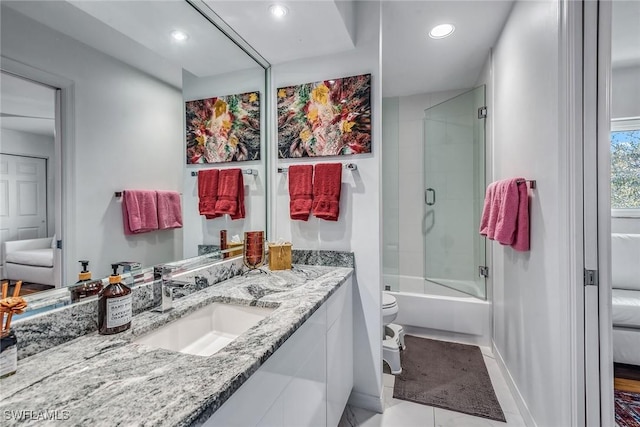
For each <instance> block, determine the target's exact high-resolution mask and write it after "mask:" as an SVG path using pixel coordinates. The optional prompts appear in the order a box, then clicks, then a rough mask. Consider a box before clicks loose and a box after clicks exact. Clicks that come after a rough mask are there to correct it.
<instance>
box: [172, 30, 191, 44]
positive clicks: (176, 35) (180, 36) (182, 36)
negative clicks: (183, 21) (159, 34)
mask: <svg viewBox="0 0 640 427" xmlns="http://www.w3.org/2000/svg"><path fill="white" fill-rule="evenodd" d="M171 37H173V39H174V40H178V41H179V42H183V41H185V40H186V39H188V38H189V35H188V34H187V33H185V32H183V31H180V30H174V31H172V32H171Z"/></svg>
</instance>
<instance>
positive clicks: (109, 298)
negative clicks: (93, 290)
mask: <svg viewBox="0 0 640 427" xmlns="http://www.w3.org/2000/svg"><path fill="white" fill-rule="evenodd" d="M111 268H112V269H113V274H112V275H111V276H109V284H108V285H107V286H105V287H104V288H103V289H102V290H101V291H100V293H99V294H98V295H99V298H98V332H99V333H100V334H102V335H111V334H117V333H118V332H124V331H126V330H127V329H129V328H130V327H131V316H132V304H131V302H132V301H131V289H130V288H129V287H128V286H127V285H125V284H124V283H122V282H121V281H120V280H121V279H120V275H119V274H118V264H111Z"/></svg>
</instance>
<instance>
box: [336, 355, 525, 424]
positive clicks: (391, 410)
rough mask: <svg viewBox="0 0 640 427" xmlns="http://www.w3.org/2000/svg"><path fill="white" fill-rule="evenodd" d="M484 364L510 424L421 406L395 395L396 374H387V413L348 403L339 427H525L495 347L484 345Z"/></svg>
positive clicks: (385, 396) (385, 389)
mask: <svg viewBox="0 0 640 427" xmlns="http://www.w3.org/2000/svg"><path fill="white" fill-rule="evenodd" d="M480 349H481V350H482V356H483V357H484V363H485V364H486V365H487V371H489V376H490V377H491V382H492V383H493V388H494V390H495V392H496V396H497V397H498V401H499V402H500V406H501V407H502V411H503V412H504V415H505V418H506V419H507V423H506V424H505V423H503V422H500V421H493V420H488V419H486V418H480V417H474V416H471V415H467V414H462V413H459V412H453V411H447V410H446V409H440V408H434V407H432V406H427V405H420V404H418V403H413V402H407V401H406V400H398V399H394V398H393V382H394V380H395V377H394V376H393V375H389V374H383V377H384V378H383V380H384V401H385V409H384V413H382V414H377V413H375V412H370V411H367V410H365V409H361V408H356V407H352V406H347V408H346V409H345V412H344V414H343V415H342V419H341V420H340V424H338V426H339V427H356V426H357V427H414V426H415V427H503V426H509V427H512V426H513V427H524V426H525V423H524V421H523V420H522V416H521V415H520V412H519V411H518V407H517V406H516V402H515V400H513V396H512V395H511V392H510V391H509V386H507V383H506V382H505V380H504V378H503V376H502V373H501V372H500V368H499V367H498V364H497V362H496V360H495V358H494V357H493V354H492V352H491V349H490V348H488V347H480Z"/></svg>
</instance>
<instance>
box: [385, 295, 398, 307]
mask: <svg viewBox="0 0 640 427" xmlns="http://www.w3.org/2000/svg"><path fill="white" fill-rule="evenodd" d="M397 305H398V303H397V302H396V297H394V296H393V295H391V294H388V293H386V292H383V293H382V309H383V310H384V309H386V308H392V307H395V306H397Z"/></svg>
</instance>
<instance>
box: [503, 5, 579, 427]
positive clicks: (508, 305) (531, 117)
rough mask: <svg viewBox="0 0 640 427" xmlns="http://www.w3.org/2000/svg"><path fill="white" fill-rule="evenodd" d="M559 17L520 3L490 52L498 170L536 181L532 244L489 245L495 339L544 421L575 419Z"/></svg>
mask: <svg viewBox="0 0 640 427" xmlns="http://www.w3.org/2000/svg"><path fill="white" fill-rule="evenodd" d="M559 22H560V21H559V3H558V2H557V1H535V2H529V1H525V2H517V3H515V6H514V8H513V10H512V13H511V15H510V17H509V19H508V22H507V24H506V26H505V28H504V30H503V32H502V34H501V36H500V39H499V41H498V43H497V46H496V48H495V50H494V55H493V72H494V76H493V86H494V90H493V94H494V99H493V102H492V104H493V105H494V106H495V107H494V114H493V118H492V120H493V124H492V125H493V129H494V131H493V139H494V147H493V148H494V152H493V159H492V161H493V174H492V175H493V176H492V178H493V179H494V180H498V179H503V178H509V177H515V176H524V177H526V178H528V179H536V180H537V189H536V190H533V191H530V194H531V197H530V215H531V216H530V224H531V250H530V251H529V252H515V251H513V250H512V249H511V248H509V247H503V246H500V245H499V244H497V243H495V242H493V243H491V250H492V256H493V260H494V261H493V292H494V296H493V300H494V305H493V310H494V319H493V320H494V346H495V350H496V351H497V356H498V358H499V359H502V361H503V363H504V365H505V367H506V369H507V371H508V373H507V374H508V375H507V377H508V379H510V380H511V381H513V384H514V385H515V387H517V393H516V395H519V397H520V398H522V400H523V401H524V404H525V405H526V406H527V408H525V411H524V412H525V413H524V414H523V415H524V417H525V419H529V421H530V422H533V423H535V424H536V425H538V426H561V425H562V426H565V425H571V421H572V418H571V410H572V402H571V388H572V387H571V377H570V372H571V365H572V360H571V355H570V340H571V338H572V336H571V330H570V313H569V311H570V310H569V307H570V301H571V296H570V292H569V290H570V286H569V280H568V276H569V262H568V256H569V254H568V253H564V252H563V251H562V249H561V248H562V247H563V246H564V244H563V241H564V240H563V239H568V236H567V234H566V233H565V231H566V230H565V227H563V222H562V218H563V217H565V216H566V212H565V211H563V208H562V206H563V205H565V203H564V201H565V200H566V199H567V198H568V184H567V182H566V180H564V179H563V178H562V177H563V173H564V170H565V169H566V168H567V167H568V165H565V164H562V162H561V161H560V160H559V159H561V158H563V156H562V154H561V153H562V152H563V150H564V149H565V148H564V147H563V145H564V143H565V142H564V141H561V140H560V138H559V135H560V134H559V129H560V123H559V118H558V117H559V112H560V111H559V97H558V93H559V92H560V87H559V73H558V70H559V67H560V64H559V46H560V34H559V27H560V25H559Z"/></svg>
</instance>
